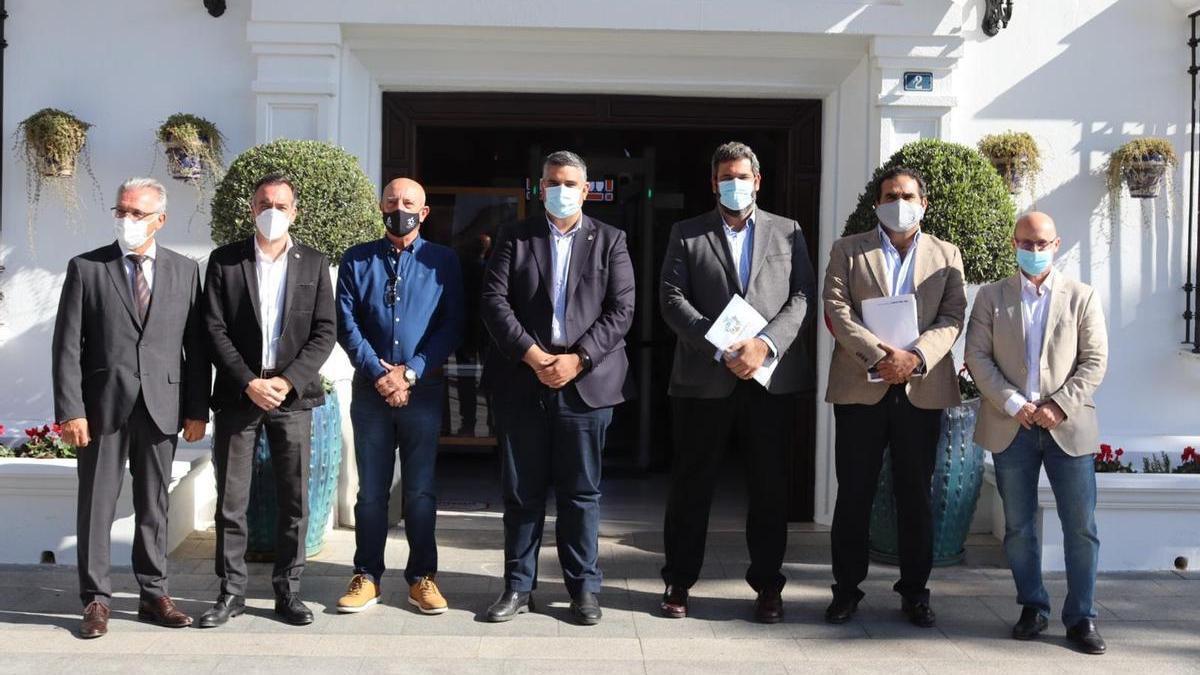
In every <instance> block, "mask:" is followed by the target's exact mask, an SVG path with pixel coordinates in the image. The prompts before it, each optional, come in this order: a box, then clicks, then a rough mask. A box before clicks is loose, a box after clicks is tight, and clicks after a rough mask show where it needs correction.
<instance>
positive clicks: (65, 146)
mask: <svg viewBox="0 0 1200 675" xmlns="http://www.w3.org/2000/svg"><path fill="white" fill-rule="evenodd" d="M91 127H92V125H91V124H88V123H87V122H84V121H83V120H81V119H79V118H78V117H75V116H74V115H72V114H71V113H69V112H65V111H62V110H58V109H55V108H42V109H41V110H39V111H37V112H35V113H34V114H32V115H30V116H29V117H27V118H25V119H24V120H22V121H21V123H20V124H18V125H17V130H16V133H15V134H14V137H15V147H16V149H17V150H18V152H19V153H20V154H21V156H23V158H24V160H25V193H26V198H27V200H28V202H29V212H28V224H29V228H30V237H31V238H32V228H33V223H34V221H35V220H36V217H37V207H38V204H39V203H40V202H41V197H42V191H43V190H44V189H45V188H46V187H47V186H49V187H50V189H51V190H53V191H54V192H56V193H57V194H58V195H59V197H60V198H61V199H62V202H63V208H64V209H65V210H66V213H67V220H68V222H75V221H77V220H78V216H79V209H80V206H79V194H78V191H77V190H76V184H75V176H76V169H77V168H78V165H79V164H80V163H82V164H83V168H84V169H85V170H86V171H87V173H88V176H90V177H91V179H92V184H93V185H94V186H96V191H97V194H98V193H99V190H100V188H99V183H97V181H96V175H95V173H93V172H92V166H91V162H90V161H89V159H88V152H87V132H88V129H90V128H91Z"/></svg>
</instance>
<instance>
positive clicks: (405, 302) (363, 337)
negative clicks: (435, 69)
mask: <svg viewBox="0 0 1200 675" xmlns="http://www.w3.org/2000/svg"><path fill="white" fill-rule="evenodd" d="M393 278H394V279H395V280H396V281H395V289H396V298H395V302H393V303H391V304H388V302H387V300H388V297H387V295H388V293H387V289H388V286H389V285H390V284H391V283H392V279H393ZM337 312H338V342H339V343H340V344H341V345H342V348H343V349H345V350H346V353H347V355H349V357H350V362H351V363H353V364H354V369H355V371H356V372H357V373H359V374H360V375H361V376H363V377H366V378H368V379H369V380H370V382H372V383H373V382H375V381H376V380H378V379H379V378H381V377H383V376H384V375H386V374H387V369H386V368H384V366H383V364H381V363H380V362H379V360H380V359H383V360H385V361H387V362H388V363H389V364H392V365H400V364H404V366H405V367H407V368H411V369H412V371H413V372H414V373H415V374H416V376H417V377H418V378H421V377H424V376H425V374H426V373H427V372H428V371H430V370H433V369H435V368H440V367H441V366H442V365H443V364H445V362H446V359H447V358H449V357H450V354H452V353H453V352H454V350H455V349H457V348H458V345H459V344H460V343H461V342H462V333H463V316H464V311H463V289H462V270H461V268H460V266H459V263H458V256H456V255H455V253H454V251H452V250H451V249H449V248H447V247H445V246H438V245H437V244H431V243H429V242H427V241H425V240H424V239H423V238H421V237H420V236H419V235H418V236H417V238H416V239H414V240H413V242H412V243H411V244H409V246H408V247H407V248H405V249H404V250H403V251H400V250H397V249H396V247H395V246H393V245H392V242H391V240H390V239H388V238H387V237H384V238H383V239H380V240H378V241H372V242H368V243H365V244H359V245H358V246H354V247H352V248H351V249H350V250H348V251H346V254H345V255H344V256H343V257H342V264H341V267H340V268H339V270H338V279H337Z"/></svg>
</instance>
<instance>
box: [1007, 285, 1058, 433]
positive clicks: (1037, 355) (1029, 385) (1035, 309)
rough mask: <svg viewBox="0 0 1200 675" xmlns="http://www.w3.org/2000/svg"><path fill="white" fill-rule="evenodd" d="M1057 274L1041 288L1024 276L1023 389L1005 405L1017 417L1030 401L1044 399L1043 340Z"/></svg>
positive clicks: (1022, 315) (1015, 393) (1022, 294)
mask: <svg viewBox="0 0 1200 675" xmlns="http://www.w3.org/2000/svg"><path fill="white" fill-rule="evenodd" d="M1053 281H1054V272H1053V271H1051V272H1050V274H1048V275H1046V278H1045V279H1044V280H1042V285H1041V287H1040V288H1039V287H1038V286H1035V285H1034V283H1033V282H1032V281H1030V280H1029V279H1028V278H1027V277H1026V276H1025V274H1024V273H1021V324H1022V325H1023V326H1024V327H1025V371H1026V374H1025V382H1024V389H1023V390H1022V391H1020V392H1014V393H1013V395H1012V396H1009V397H1008V400H1007V401H1005V402H1004V412H1006V413H1008V414H1009V415H1016V414H1017V413H1018V412H1020V410H1021V408H1022V407H1024V405H1025V404H1026V403H1028V402H1030V401H1033V402H1037V401H1039V400H1041V398H1042V392H1041V391H1040V390H1041V388H1042V380H1041V375H1042V338H1043V337H1044V336H1045V335H1046V315H1047V314H1048V313H1049V310H1050V288H1051V285H1052V283H1053Z"/></svg>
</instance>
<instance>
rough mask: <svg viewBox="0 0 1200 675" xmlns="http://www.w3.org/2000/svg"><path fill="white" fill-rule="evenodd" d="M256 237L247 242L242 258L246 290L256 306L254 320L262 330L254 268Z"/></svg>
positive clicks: (256, 277) (252, 303) (254, 306)
mask: <svg viewBox="0 0 1200 675" xmlns="http://www.w3.org/2000/svg"><path fill="white" fill-rule="evenodd" d="M254 263H255V257H254V237H251V238H250V240H249V241H247V242H246V257H244V258H242V277H243V278H244V280H245V282H246V292H247V293H249V294H250V306H251V307H253V308H254V321H255V322H256V323H258V327H259V330H262V309H261V308H260V307H259V306H258V271H257V270H256V269H255V268H254Z"/></svg>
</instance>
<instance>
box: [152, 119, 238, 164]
mask: <svg viewBox="0 0 1200 675" xmlns="http://www.w3.org/2000/svg"><path fill="white" fill-rule="evenodd" d="M157 136H158V140H159V142H160V143H163V144H164V145H165V144H167V143H179V144H181V145H184V146H187V147H188V148H190V149H193V151H195V152H203V151H205V149H207V151H208V152H209V153H211V155H212V157H213V158H214V159H216V160H217V161H218V162H220V161H221V156H222V155H223V154H224V153H225V136H224V135H223V134H222V133H221V131H220V130H219V129H217V125H215V124H213V123H212V122H209V121H208V120H206V119H204V118H203V117H199V116H197V115H189V114H188V113H175V114H174V115H171V116H170V117H168V118H167V120H166V121H165V122H163V123H162V124H161V125H159V127H158V132H157Z"/></svg>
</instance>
